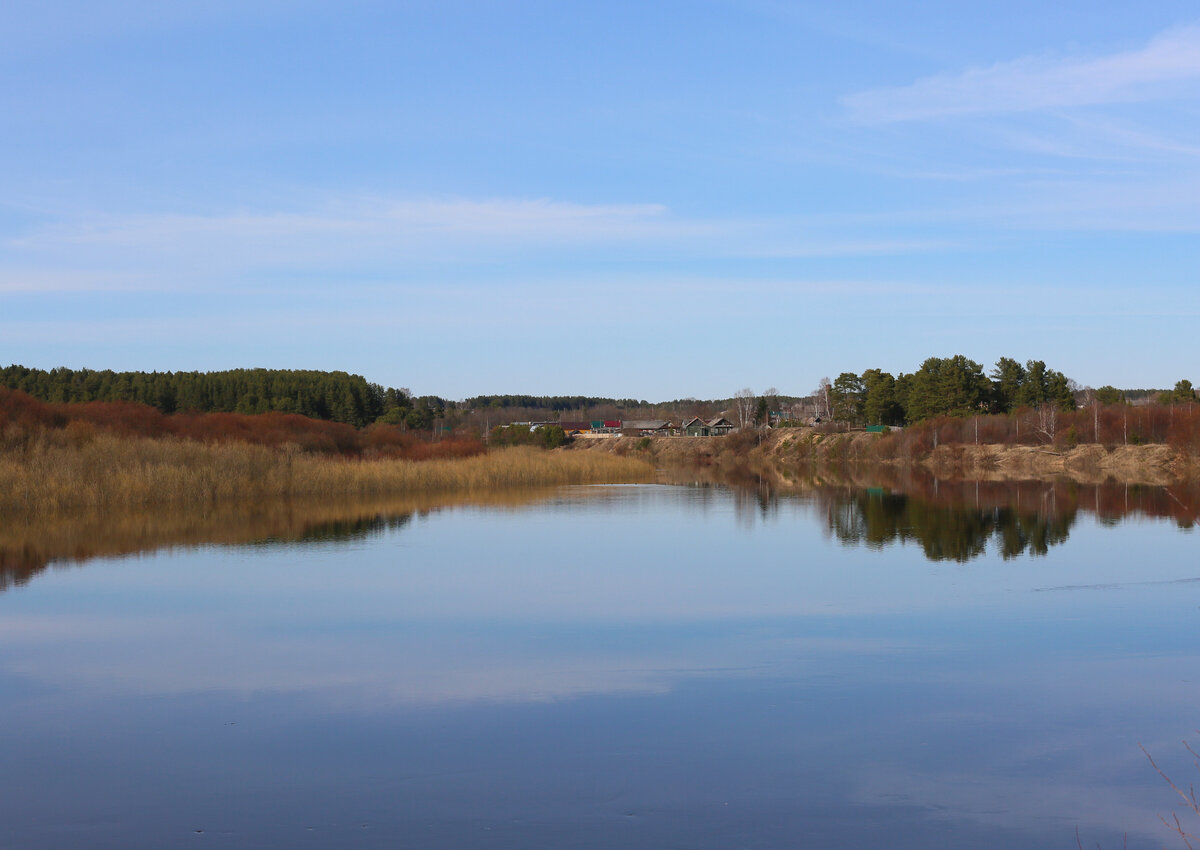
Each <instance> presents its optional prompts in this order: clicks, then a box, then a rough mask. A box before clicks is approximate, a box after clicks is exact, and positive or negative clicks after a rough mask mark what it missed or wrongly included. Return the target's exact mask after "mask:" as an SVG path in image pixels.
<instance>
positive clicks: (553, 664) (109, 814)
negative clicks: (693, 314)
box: [0, 481, 1200, 850]
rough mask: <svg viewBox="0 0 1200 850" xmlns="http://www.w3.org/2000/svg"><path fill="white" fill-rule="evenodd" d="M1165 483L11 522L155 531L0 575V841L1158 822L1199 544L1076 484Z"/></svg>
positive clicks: (819, 836) (892, 837)
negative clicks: (0, 719) (1159, 761)
mask: <svg viewBox="0 0 1200 850" xmlns="http://www.w3.org/2000/svg"><path fill="white" fill-rule="evenodd" d="M892 484H893V485H895V484H896V482H892ZM1187 498H1189V493H1188V492H1187V491H1185V490H1174V491H1172V493H1165V492H1162V491H1151V490H1142V491H1139V490H1137V489H1131V490H1129V491H1127V492H1121V491H1120V490H1118V491H1116V492H1111V493H1110V492H1108V491H1096V490H1091V489H1083V488H1075V489H1071V488H1069V487H1065V486H1062V485H1049V484H1046V483H1036V484H1024V485H1016V486H1008V485H1004V486H1001V485H995V486H993V485H990V484H988V483H986V482H981V483H980V484H979V485H978V486H976V485H975V483H974V482H970V483H967V484H956V485H947V484H946V483H945V482H936V483H933V484H932V485H931V486H930V488H929V489H927V490H925V489H921V488H920V487H914V488H912V489H910V490H908V491H902V490H901V489H900V488H899V487H897V486H889V487H879V488H876V489H870V488H866V487H863V486H861V482H854V483H852V484H847V483H844V482H843V483H836V484H835V483H822V482H818V483H817V484H816V485H815V486H805V487H793V488H786V487H778V486H761V487H760V486H759V485H758V482H757V481H755V482H751V484H750V486H748V487H746V486H744V487H735V488H729V487H721V486H715V485H714V486H705V485H704V484H703V483H700V484H693V486H690V487H686V488H685V487H665V486H634V487H600V488H591V487H584V488H568V489H564V490H557V491H554V492H553V493H551V494H549V495H547V494H545V493H540V494H524V495H520V496H517V495H512V494H510V495H508V496H505V497H504V498H503V499H498V500H497V505H496V506H495V507H487V506H484V507H480V506H474V507H451V506H449V505H446V504H431V503H419V502H408V503H406V502H393V503H374V504H371V503H367V504H361V505H355V506H321V505H313V506H297V505H295V504H292V505H259V506H255V507H254V509H253V510H245V511H242V512H239V511H236V510H230V511H224V510H222V511H215V512H213V513H211V514H210V515H207V516H206V517H191V518H172V517H170V516H169V515H164V516H161V517H154V518H149V517H146V516H144V515H143V516H140V517H134V516H127V517H123V518H109V519H108V520H107V521H106V520H105V519H104V518H99V517H88V518H75V519H67V518H59V519H56V520H53V521H51V520H50V519H46V518H43V519H42V520H41V521H42V523H43V528H42V529H41V531H39V532H38V534H40V536H38V535H34V534H33V533H32V530H34V529H36V527H37V524H36V523H33V522H29V523H25V524H24V527H25V528H27V529H29V530H30V531H29V532H26V533H25V536H22V533H18V530H17V527H16V526H14V525H12V524H9V525H8V526H6V527H5V529H4V531H3V534H4V535H5V536H4V538H3V539H4V540H5V541H6V546H8V548H9V551H12V552H29V553H32V555H33V556H34V558H35V560H34V563H35V564H40V565H42V566H44V565H45V564H46V563H53V562H54V559H55V558H61V559H63V560H61V561H59V563H74V561H73V560H71V559H72V558H74V557H76V556H77V555H78V556H80V557H87V554H88V553H92V554H105V553H107V554H117V553H120V552H133V551H139V548H147V547H157V548H159V549H160V550H163V551H160V552H158V553H157V554H155V555H151V556H147V557H136V558H135V557H129V558H120V559H118V558H108V559H104V560H101V561H98V562H96V563H94V564H92V565H91V566H90V567H89V568H88V569H86V570H74V571H70V572H67V571H63V572H57V573H50V574H43V576H42V578H41V579H40V580H38V581H35V582H32V583H30V585H29V586H28V587H26V588H24V589H23V590H22V591H21V592H18V593H10V594H6V595H3V596H0V711H3V713H4V716H5V717H6V718H7V719H8V720H9V723H10V725H11V726H12V728H14V729H20V730H21V734H20V735H10V736H7V737H6V738H5V739H4V740H2V741H0V764H4V765H5V766H6V767H7V768H8V769H9V770H10V772H11V774H10V775H12V776H19V777H21V781H20V782H10V783H9V787H8V788H7V794H6V795H5V796H4V797H3V798H0V845H3V846H15V847H23V848H41V847H47V848H54V847H61V846H87V847H125V846H181V845H182V844H183V843H184V842H186V841H191V842H193V843H203V842H205V841H208V842H214V841H215V842H219V843H221V845H222V846H228V847H244V848H249V847H262V846H287V847H293V846H294V847H380V848H384V847H395V846H419V847H447V848H455V850H459V848H489V850H490V848H496V847H513V848H516V847H558V846H571V847H579V848H601V847H629V848H646V849H647V850H649V849H650V848H660V847H664V846H687V847H694V848H699V850H706V849H707V848H713V850H716V848H725V847H787V846H820V847H825V846H838V847H852V848H875V847H880V846H888V847H898V848H925V847H973V848H975V847H995V848H1011V847H1022V848H1030V847H1039V848H1040V847H1047V848H1049V847H1068V846H1073V844H1074V832H1073V828H1074V825H1075V823H1076V822H1081V823H1082V826H1083V829H1082V832H1083V835H1084V837H1085V839H1087V840H1088V841H1089V846H1091V844H1094V843H1095V842H1096V841H1100V842H1101V843H1102V844H1103V846H1105V847H1108V846H1116V847H1120V846H1122V842H1121V833H1122V832H1123V831H1125V830H1129V831H1130V832H1131V840H1130V844H1129V846H1130V847H1157V846H1161V842H1157V841H1155V840H1154V839H1155V838H1156V837H1157V835H1158V833H1157V832H1156V830H1157V829H1159V825H1158V822H1157V821H1156V820H1155V818H1154V812H1155V811H1156V806H1157V804H1158V802H1159V801H1160V800H1162V799H1163V794H1162V790H1163V789H1162V788H1161V787H1160V780H1159V779H1158V777H1157V776H1156V775H1154V774H1153V773H1152V772H1150V771H1149V770H1148V769H1147V767H1146V765H1145V762H1144V759H1143V757H1142V755H1141V753H1140V751H1138V750H1137V748H1136V745H1135V741H1138V740H1141V741H1143V742H1145V743H1146V744H1147V746H1148V747H1149V748H1150V749H1151V750H1152V751H1154V752H1155V753H1156V754H1158V753H1162V754H1164V755H1169V754H1170V753H1171V752H1172V750H1173V749H1177V745H1173V744H1172V743H1171V742H1172V741H1173V740H1178V738H1179V737H1180V736H1182V735H1186V734H1188V732H1189V730H1190V729H1192V728H1194V726H1195V706H1196V705H1197V704H1200V674H1198V671H1200V657H1198V656H1197V653H1196V652H1195V650H1194V649H1193V648H1192V643H1193V642H1190V641H1187V640H1186V639H1181V635H1183V636H1186V635H1188V634H1191V633H1193V632H1194V631H1195V624H1196V610H1197V608H1196V606H1197V603H1198V602H1200V599H1197V594H1198V593H1200V584H1197V583H1195V582H1194V581H1193V580H1194V579H1195V578H1196V563H1195V552H1194V539H1192V538H1191V537H1190V535H1187V534H1183V533H1180V532H1179V531H1177V530H1175V529H1173V528H1172V527H1171V525H1170V523H1168V522H1164V521H1161V520H1160V521H1155V522H1149V521H1148V522H1123V523H1120V525H1119V526H1118V527H1108V526H1109V522H1110V520H1111V518H1112V517H1111V514H1106V513H1104V511H1107V510H1108V509H1107V508H1106V507H1105V506H1107V505H1109V504H1110V503H1115V504H1117V505H1121V506H1125V505H1129V506H1130V508H1129V512H1128V513H1126V514H1123V516H1134V515H1141V516H1145V517H1151V516H1160V517H1161V516H1172V517H1174V518H1175V521H1176V523H1177V524H1181V525H1183V524H1184V523H1179V521H1178V517H1176V516H1175V514H1170V513H1167V514H1154V513H1153V512H1154V511H1156V510H1159V509H1163V508H1166V507H1167V506H1168V505H1171V504H1184V503H1185V502H1186V500H1187ZM1126 499H1128V502H1126V501H1125V500H1126ZM1176 510H1180V509H1178V508H1176ZM1097 517H1099V519H1097ZM71 523H76V524H75V525H72V524H71ZM1037 523H1041V524H1042V525H1043V526H1044V531H1043V530H1039V526H1038V525H1037ZM55 531H59V532H62V533H63V534H64V537H63V538H62V539H59V540H55V539H53V533H54V532H55ZM1068 531H1069V532H1070V536H1071V539H1070V540H1069V541H1066V542H1065V544H1064V542H1063V541H1065V538H1066V534H1067V532H1068ZM93 533H94V534H95V535H97V537H96V538H95V539H89V538H88V536H87V535H88V534H93ZM47 535H50V536H47ZM1005 535H1009V536H1013V535H1015V538H1014V539H1015V541H1016V542H1012V543H1005ZM981 541H982V542H981ZM909 542H913V543H918V544H919V545H908V546H905V545H903V544H905V543H909ZM212 543H217V544H220V545H217V546H213V545H199V544H212ZM898 544H899V545H898ZM1006 546H1007V547H1008V548H1007V550H1006V549H1005V547H1006ZM1043 547H1044V549H1043ZM168 550H173V551H168ZM931 551H932V552H933V553H935V555H936V558H935V559H932V560H931V558H930V552H931ZM1005 551H1008V552H1010V553H1011V552H1017V551H1019V552H1021V553H1022V554H1023V555H1024V556H1025V557H1012V556H1008V557H1009V560H1007V561H1003V562H1002V560H1001V559H1002V557H1005V555H1004V553H1005ZM1039 551H1044V553H1045V554H1044V555H1042V556H1039V557H1037V558H1031V557H1028V556H1029V555H1031V554H1034V553H1035V552H1039ZM1148 551H1152V552H1153V553H1154V558H1153V559H1146V558H1144V557H1142V555H1143V553H1145V552H1148ZM964 557H965V558H972V559H975V560H974V562H973V565H972V566H971V567H970V568H962V567H960V566H959V565H960V563H961V561H962V559H963V558H964ZM939 559H940V560H939ZM35 568H36V567H35ZM1187 582H1190V583H1187ZM1081 588H1086V589H1082V590H1081ZM1113 683H1119V686H1117V685H1114V684H1113ZM1170 769H1171V770H1172V771H1173V772H1178V773H1185V770H1176V768H1175V766H1174V765H1172V766H1171V767H1170ZM197 830H203V833H198V832H197Z"/></svg>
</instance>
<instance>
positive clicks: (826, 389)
mask: <svg viewBox="0 0 1200 850" xmlns="http://www.w3.org/2000/svg"><path fill="white" fill-rule="evenodd" d="M813 400H814V401H815V402H816V405H817V418H818V419H820V420H821V421H822V422H826V421H828V420H830V419H832V418H833V384H831V383H829V378H822V379H821V383H820V385H819V386H818V387H817V389H816V390H815V391H814V392H813Z"/></svg>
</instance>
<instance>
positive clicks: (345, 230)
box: [0, 197, 950, 292]
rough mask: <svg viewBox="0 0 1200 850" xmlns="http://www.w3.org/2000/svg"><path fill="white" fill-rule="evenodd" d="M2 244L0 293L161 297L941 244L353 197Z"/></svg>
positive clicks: (783, 220)
mask: <svg viewBox="0 0 1200 850" xmlns="http://www.w3.org/2000/svg"><path fill="white" fill-rule="evenodd" d="M45 217H48V216H44V218H45ZM0 247H2V248H3V249H4V253H5V255H6V260H7V264H6V263H4V262H0V291H14V292H15V291H30V292H38V291H40V292H52V291H58V292H62V291H83V290H88V291H99V290H103V289H105V281H106V280H110V281H112V285H111V286H109V287H108V289H109V291H118V290H121V289H129V288H136V286H138V285H139V284H138V282H139V281H141V282H143V283H144V282H145V281H154V282H155V285H157V286H161V287H162V288H165V289H186V288H189V287H191V286H194V285H198V284H203V285H204V286H205V287H212V286H213V285H220V283H221V281H229V280H244V279H245V275H254V274H258V273H262V272H275V271H277V272H287V271H289V270H296V269H300V270H303V271H304V272H305V273H306V274H313V273H319V274H322V275H326V276H328V275H329V274H331V273H336V274H338V275H353V274H354V273H355V271H356V270H360V269H371V270H373V271H374V272H375V273H382V274H385V275H388V276H391V277H396V276H397V275H399V276H401V277H403V276H404V275H405V274H407V273H410V272H412V270H413V269H415V268H418V267H421V266H423V265H424V266H428V265H429V264H435V265H436V264H441V265H446V264H451V265H453V266H454V267H456V268H457V267H465V266H469V265H471V264H473V263H491V262H497V261H504V262H508V261H528V260H531V259H533V260H537V259H549V258H557V259H562V258H564V257H571V258H572V259H574V260H577V261H585V260H587V259H589V258H592V259H595V258H601V259H604V260H606V261H608V260H613V259H626V260H628V259H638V260H645V259H651V260H662V259H673V260H680V259H683V260H694V259H712V258H760V259H787V258H804V257H846V256H873V255H889V254H902V253H912V252H927V251H934V250H942V249H945V248H947V247H950V246H949V244H948V242H947V240H944V239H930V238H927V237H915V236H910V235H906V234H905V233H903V232H898V231H896V230H895V229H894V228H892V229H889V228H886V227H880V226H878V225H874V226H872V227H871V228H870V229H869V230H864V229H862V228H856V227H854V226H852V225H851V226H836V225H833V224H831V223H830V222H826V221H822V220H820V219H816V218H813V217H807V218H801V217H795V216H776V217H771V216H765V217H747V218H719V217H697V216H683V215H678V214H675V213H674V212H672V211H671V210H669V209H668V208H667V207H666V206H664V205H661V204H637V203H633V204H582V203H572V202H565V201H557V200H549V199H520V198H517V199H512V198H501V199H484V200H478V199H469V198H467V199H464V198H451V199H425V200H420V199H418V200H410V199H400V200H395V199H381V198H357V197H355V198H341V199H336V200H333V201H330V202H327V203H325V204H323V205H317V206H314V207H310V208H308V209H295V208H292V209H281V210H271V209H266V210H257V211H245V210H243V211H231V212H226V213H213V214H184V213H158V214H138V213H132V214H129V213H104V212H102V213H96V212H89V211H66V212H63V213H60V214H59V215H58V216H56V217H54V218H53V220H52V221H51V223H49V224H42V225H38V226H33V227H30V228H29V229H27V230H26V231H25V232H24V233H21V234H20V235H17V236H14V237H10V238H8V239H7V240H4V241H3V242H0ZM8 264H11V265H8ZM6 265H7V267H6ZM64 266H65V269H64ZM39 269H40V271H38V270H39ZM55 269H63V270H61V271H55ZM71 269H80V270H83V271H79V272H73V271H70V270H71Z"/></svg>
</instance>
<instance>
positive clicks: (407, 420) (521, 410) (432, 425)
mask: <svg viewBox="0 0 1200 850" xmlns="http://www.w3.org/2000/svg"><path fill="white" fill-rule="evenodd" d="M0 386H2V387H7V388H9V389H16V390H21V391H23V392H25V393H28V394H29V395H30V396H32V397H34V398H36V399H40V400H42V401H45V402H50V403H56V404H71V403H81V402H136V403H140V404H144V405H148V406H149V407H152V408H154V409H155V410H157V411H159V412H160V413H162V414H165V415H173V414H177V413H189V414H203V413H237V414H247V415H253V414H263V413H281V414H298V415H300V416H304V417H308V418H311V419H317V420H323V421H328V422H336V423H343V424H346V425H350V426H352V427H354V428H358V429H362V428H365V427H367V426H369V425H371V424H386V425H393V426H398V427H399V428H400V429H401V430H402V431H403V430H414V431H434V430H436V431H438V432H442V431H449V430H462V429H464V428H466V429H469V430H473V429H478V431H479V433H481V434H484V433H488V432H490V431H491V429H492V428H494V427H495V426H497V425H503V424H505V423H506V422H511V421H520V420H526V419H534V418H546V419H556V418H560V419H566V418H578V419H588V418H598V417H599V418H623V414H624V413H630V412H636V413H637V414H638V415H640V416H643V417H647V416H649V417H659V418H662V417H667V418H670V417H673V416H681V417H682V416H691V415H700V416H702V417H704V416H713V415H717V414H718V413H723V412H726V411H732V410H737V411H741V409H742V408H743V407H745V408H747V409H746V411H744V412H745V416H743V417H740V418H741V419H744V420H745V422H744V423H743V424H750V423H751V422H759V423H760V424H762V423H764V422H766V421H767V419H768V418H777V417H773V416H772V414H776V413H779V412H785V411H788V410H791V411H798V410H802V409H807V410H808V411H809V412H810V414H815V415H816V417H817V418H819V419H821V420H822V421H830V420H836V421H842V422H850V423H854V424H869V425H905V424H913V423H915V422H920V421H924V420H930V419H934V418H937V417H942V416H966V415H978V414H980V413H988V414H1011V413H1013V412H1014V411H1016V410H1018V409H1021V408H1038V407H1042V406H1045V405H1052V406H1053V407H1055V408H1057V409H1060V410H1063V411H1069V410H1072V409H1074V408H1075V407H1076V405H1077V404H1078V403H1079V402H1080V401H1081V400H1082V399H1081V396H1083V395H1087V396H1088V397H1089V398H1091V399H1094V400H1096V401H1097V402H1099V403H1100V404H1106V405H1111V404H1119V403H1122V402H1132V401H1134V400H1143V399H1147V398H1148V399H1149V400H1152V401H1153V400H1157V401H1158V402H1159V403H1162V404H1171V403H1180V402H1184V401H1189V400H1194V399H1195V392H1194V390H1193V389H1192V385H1191V383H1190V382H1189V381H1187V380H1181V381H1180V382H1178V383H1177V384H1176V385H1175V388H1174V389H1173V390H1167V391H1159V390H1119V389H1116V388H1115V387H1112V386H1104V387H1100V388H1099V389H1096V390H1090V389H1087V388H1081V387H1079V386H1078V385H1077V384H1075V382H1074V381H1072V380H1070V379H1069V378H1067V377H1066V376H1065V375H1064V374H1063V373H1062V372H1060V371H1057V370H1055V369H1052V368H1050V367H1048V366H1047V365H1046V364H1045V363H1044V362H1043V361H1041V360H1029V361H1026V362H1025V363H1024V364H1022V363H1019V362H1018V361H1016V360H1015V359H1012V358H1008V357H1002V358H1000V360H999V361H997V363H996V365H995V368H994V369H992V371H991V372H990V373H989V374H984V371H983V367H982V366H981V365H980V364H979V363H976V362H975V361H973V360H970V359H969V358H967V357H965V356H963V355H961V354H960V355H954V356H953V357H945V358H941V357H930V358H927V359H926V360H925V361H924V362H923V363H922V364H921V366H920V368H919V369H917V370H916V371H914V372H912V373H908V374H906V373H903V372H901V373H899V374H898V375H895V376H893V375H892V374H891V373H889V372H886V371H884V370H883V369H867V370H866V371H864V372H863V373H861V374H856V373H853V372H842V373H841V374H839V375H838V376H837V378H836V379H835V380H833V381H830V380H829V379H828V378H826V379H822V381H821V385H820V386H819V387H818V388H817V390H815V391H814V392H813V393H812V394H811V395H810V396H807V397H798V396H787V395H782V394H780V393H779V392H778V391H777V390H775V389H773V388H772V389H770V390H767V391H766V392H765V393H764V394H762V395H755V394H754V393H753V392H752V391H751V390H748V389H747V390H741V391H739V392H738V393H736V394H735V395H734V396H733V397H732V398H728V399H712V400H701V399H695V398H688V399H676V400H674V401H666V402H658V403H651V402H648V401H645V400H638V399H632V398H624V399H617V398H604V397H595V396H578V395H576V396H535V395H523V394H507V395H481V396H475V397H472V398H468V399H465V400H463V401H460V402H453V401H449V400H447V399H444V398H441V397H439V396H420V397H415V396H413V395H412V393H411V392H410V391H409V390H408V389H406V388H390V387H388V388H385V387H383V386H381V385H380V384H376V383H371V382H369V381H367V380H366V379H365V378H363V377H362V376H361V375H353V374H349V373H346V372H341V371H333V372H324V371H319V370H291V369H231V370H225V371H217V372H196V371H193V372H140V371H139V372H116V371H113V370H107V369H106V370H94V369H69V368H65V367H60V368H56V369H50V370H42V369H33V368H28V367H25V366H20V365H12V366H8V367H7V368H3V369H0ZM782 418H783V419H785V420H786V419H789V418H794V417H792V416H790V415H788V414H787V413H786V412H785V413H784V415H783V417H782Z"/></svg>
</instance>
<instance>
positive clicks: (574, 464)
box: [0, 434, 653, 513]
mask: <svg viewBox="0 0 1200 850" xmlns="http://www.w3.org/2000/svg"><path fill="white" fill-rule="evenodd" d="M652 477H653V470H652V469H651V468H650V467H649V466H648V465H647V464H646V463H645V462H643V461H641V460H639V459H637V458H624V457H615V456H601V455H586V454H579V453H571V452H561V451H559V452H544V451H539V450H537V449H527V448H514V449H506V450H501V451H493V452H490V453H488V454H485V455H475V456H472V457H466V458H454V459H443V460H426V461H413V460H403V459H390V458H376V459H371V460H361V459H355V458H344V457H336V456H334V457H330V456H326V455H320V454H306V453H303V452H300V451H299V450H297V449H294V448H292V447H287V446H285V447H283V448H281V449H274V448H270V447H267V446H261V445H249V444H245V443H216V444H209V443H201V442H197V441H194V440H183V439H179V438H122V437H117V436H114V435H111V434H103V435H98V436H94V437H91V438H90V439H88V440H86V441H83V442H72V441H70V440H51V439H39V440H35V441H32V442H28V443H26V444H24V445H22V446H21V447H20V448H18V449H9V450H7V451H4V452H3V453H0V511H3V512H6V513H11V512H13V511H40V512H44V511H57V510H65V509H71V508H81V507H107V506H120V505H140V504H176V505H204V504H211V503H214V502H219V501H225V500H234V499H236V500H243V501H244V500H248V499H264V498H275V497H281V496H287V497H310V496H314V497H324V498H342V497H349V496H380V495H388V494H404V493H445V492H463V493H477V492H481V491H486V490H498V489H504V488H513V487H534V486H546V485H557V484H585V483H603V482H630V481H646V480H649V479H650V478H652Z"/></svg>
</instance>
